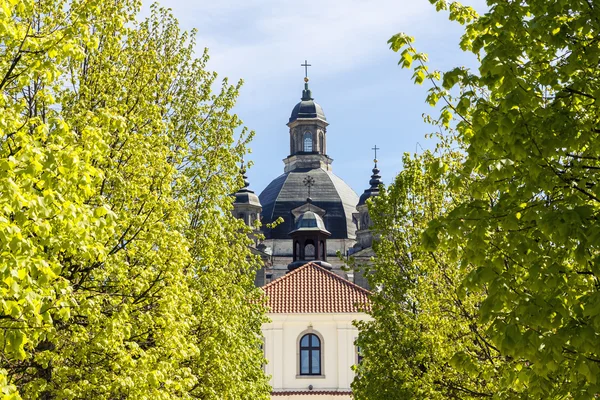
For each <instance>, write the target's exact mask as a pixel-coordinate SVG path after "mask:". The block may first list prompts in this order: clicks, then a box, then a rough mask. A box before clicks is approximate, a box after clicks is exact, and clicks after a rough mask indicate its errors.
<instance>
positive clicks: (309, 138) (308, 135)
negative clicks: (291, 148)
mask: <svg viewBox="0 0 600 400" xmlns="http://www.w3.org/2000/svg"><path fill="white" fill-rule="evenodd" d="M307 143H310V150H308V147H307V146H306V144H307ZM314 148H315V146H314V140H313V134H312V132H310V131H306V132H304V135H302V151H304V152H305V153H312V152H313V151H314Z"/></svg>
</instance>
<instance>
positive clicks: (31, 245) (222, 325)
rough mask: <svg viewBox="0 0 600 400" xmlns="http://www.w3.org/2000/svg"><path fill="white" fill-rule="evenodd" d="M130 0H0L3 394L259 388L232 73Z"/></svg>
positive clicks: (263, 383) (166, 16) (263, 388)
mask: <svg viewBox="0 0 600 400" xmlns="http://www.w3.org/2000/svg"><path fill="white" fill-rule="evenodd" d="M139 7H140V4H139V3H138V2H137V1H134V0H131V1H130V0H123V1H113V2H106V1H90V0H73V1H66V0H65V1H63V0H41V1H32V0H23V1H13V0H2V1H0V42H1V43H2V46H0V88H1V89H2V95H1V96H0V108H1V111H0V132H1V136H0V293H1V297H0V310H1V311H0V312H1V314H0V345H1V346H2V349H3V351H2V353H1V358H0V390H1V391H2V395H3V398H7V399H18V398H27V399H36V398H41V399H55V398H56V399H91V398H93V399H114V398H132V399H174V398H181V399H189V398H203V399H210V398H215V399H216V398H219V399H224V398H230V399H233V398H235V399H239V398H247V399H257V398H265V399H266V398H268V397H269V387H268V384H267V380H266V378H265V376H264V374H263V373H262V369H261V364H262V362H263V359H262V352H261V351H260V325H261V323H262V322H263V319H264V310H263V307H262V305H261V303H260V302H259V301H257V298H258V293H257V292H256V290H255V289H254V286H253V279H252V278H253V273H254V270H255V269H256V268H257V266H258V260H256V259H255V258H253V257H252V256H251V254H250V252H249V249H248V244H249V243H250V242H249V238H248V237H247V235H246V233H248V232H249V228H246V227H244V225H243V223H241V222H240V221H237V220H236V219H235V218H234V217H233V216H232V215H231V213H230V212H229V209H230V208H231V199H230V196H229V195H228V194H229V193H232V192H234V191H235V190H236V189H237V187H239V185H240V184H241V180H240V178H239V174H238V168H237V166H236V163H237V162H238V161H239V160H240V159H241V156H242V155H243V154H244V152H245V151H246V145H247V142H248V140H250V138H251V136H252V133H251V132H248V131H247V130H246V129H245V128H243V129H241V130H239V129H238V128H240V127H241V125H242V122H241V121H240V120H239V118H238V117H237V116H236V115H234V114H232V113H231V109H232V107H233V105H234V102H235V99H236V97H237V95H238V90H239V88H240V84H237V85H230V84H229V83H228V82H227V80H223V81H222V84H221V87H220V88H219V89H218V90H217V92H216V93H211V87H215V86H216V87H218V85H217V84H216V81H215V80H216V74H214V73H211V72H208V71H206V69H205V65H206V62H207V60H208V55H207V53H206V52H205V53H204V54H203V55H202V56H201V57H200V58H195V57H194V54H193V49H194V46H195V42H194V35H193V33H191V34H190V33H187V32H181V31H180V29H179V27H178V24H177V21H176V20H175V18H174V17H173V16H172V15H170V13H169V12H168V11H166V10H163V9H160V8H158V7H157V6H153V7H152V10H151V15H150V16H149V17H148V18H147V19H146V20H144V21H143V22H137V21H136V15H137V13H138V11H139ZM235 132H237V133H238V135H234V133H235ZM235 136H239V139H238V140H237V141H236V140H235V139H234V137H235Z"/></svg>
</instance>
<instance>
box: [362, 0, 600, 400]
mask: <svg viewBox="0 0 600 400" xmlns="http://www.w3.org/2000/svg"><path fill="white" fill-rule="evenodd" d="M431 2H432V3H433V4H434V5H435V6H436V7H437V9H438V10H447V11H448V12H449V16H450V19H451V20H455V21H457V22H458V23H460V24H463V25H464V29H465V31H464V35H463V36H462V39H461V42H460V47H461V49H463V50H465V51H469V52H472V53H473V54H475V55H476V56H477V59H478V60H479V66H478V68H477V70H469V69H467V68H464V67H457V68H455V69H452V70H450V71H448V72H445V73H443V74H442V73H439V72H436V71H434V72H430V71H429V70H428V68H427V65H426V61H427V57H426V55H424V54H422V53H419V52H418V51H417V50H416V49H415V48H414V47H413V38H411V37H409V36H407V35H404V34H398V35H395V36H394V37H392V39H390V44H391V47H392V49H393V50H394V51H398V52H400V53H401V61H400V64H401V65H402V66H403V67H405V68H412V69H413V71H414V75H413V79H414V80H415V82H416V83H422V82H431V84H432V87H431V88H430V89H429V92H428V95H427V101H428V102H429V103H430V104H432V105H437V104H440V105H441V112H440V115H439V117H435V118H430V120H431V121H432V122H434V123H435V124H438V125H440V126H441V127H443V129H446V130H449V131H451V132H455V135H454V134H453V136H455V141H454V146H456V147H457V148H459V149H462V151H463V152H464V155H465V158H464V161H462V162H461V164H460V167H459V168H457V171H456V174H455V177H454V178H453V179H449V180H448V185H447V189H446V190H447V192H446V195H447V196H453V199H454V197H455V196H456V194H457V193H460V194H463V195H462V197H460V198H458V199H454V200H455V201H454V202H453V203H452V204H450V205H449V207H448V209H447V210H445V211H444V212H441V213H439V215H436V216H434V217H433V218H432V219H431V221H429V222H428V223H427V227H426V228H419V230H420V233H421V242H420V243H419V244H418V246H417V249H419V250H421V251H423V252H429V253H430V254H437V253H439V252H442V253H444V254H447V255H451V257H450V258H449V261H452V262H454V266H452V270H453V271H457V272H458V275H457V278H459V285H458V287H457V288H456V293H457V294H459V295H460V296H465V295H466V296H467V297H466V298H469V297H470V296H477V294H480V295H481V296H482V297H481V299H480V300H479V301H476V302H475V303H473V306H474V313H475V315H476V317H477V321H478V323H479V324H480V325H481V326H483V327H485V332H484V335H483V337H484V338H485V340H486V341H487V342H488V343H489V345H490V346H492V347H493V348H494V349H496V350H497V353H498V355H499V356H501V358H500V359H499V360H498V361H496V362H494V364H493V374H494V376H497V380H495V378H494V380H493V381H494V382H497V385H498V386H496V389H495V391H493V392H490V393H489V395H491V396H493V397H495V398H545V399H546V398H547V399H564V398H567V399H569V398H573V399H589V398H593V397H597V396H598V394H599V393H600V382H599V381H598V377H599V376H600V354H599V350H598V349H599V346H598V343H600V293H599V288H600V282H599V277H600V268H599V266H600V257H599V256H600V252H599V248H598V245H599V243H600V240H599V239H600V225H599V224H598V216H599V212H600V185H599V178H600V175H599V173H598V172H599V171H600V141H599V140H598V138H599V134H600V130H599V129H598V127H599V126H600V124H599V122H600V120H599V119H600V108H599V107H600V106H599V98H600V69H598V65H599V64H600V41H599V39H598V38H599V37H600V6H599V5H598V3H597V2H594V1H591V0H570V1H564V0H550V1H548V0H526V1H520V2H507V1H500V0H489V1H488V6H489V11H488V12H487V13H485V14H484V15H482V16H477V15H476V13H475V12H474V11H473V10H472V9H471V8H469V7H464V6H462V5H460V4H458V3H448V2H446V1H444V0H432V1H431ZM440 102H441V103H440ZM439 161H440V163H441V164H442V165H444V166H445V167H444V168H446V167H447V168H449V169H452V165H451V164H449V163H448V162H447V161H446V160H445V159H444V158H443V157H440V158H439ZM429 174H430V173H429V172H427V171H426V170H425V172H424V175H425V176H427V175H429ZM393 190H399V189H395V188H394V189H392V191H393ZM426 201H428V202H433V200H432V199H426ZM381 207H383V206H381ZM406 207H408V208H407V209H408V210H411V211H412V210H414V207H415V206H413V205H410V204H409V205H407V206H406ZM383 209H384V208H383ZM378 210H379V208H378V205H376V206H375V207H374V209H373V213H374V214H377V213H378ZM411 222H412V223H416V222H418V221H415V220H414V219H411ZM383 233H384V234H385V233H388V231H387V230H385V229H384V230H383ZM384 237H385V236H384ZM406 237H407V236H406V235H404V236H401V237H400V238H402V239H405V238H406ZM393 251H394V252H395V254H396V255H398V254H402V251H400V250H398V249H393ZM411 254H412V253H411ZM407 262H408V263H409V267H411V268H416V266H413V265H412V263H413V261H412V260H408V261H407ZM415 265H418V263H415ZM431 277H432V276H431V275H427V277H426V278H425V282H423V283H422V282H421V281H420V280H419V281H417V282H416V283H415V285H416V287H417V288H418V289H415V290H416V291H417V292H419V290H420V289H421V288H422V289H423V295H425V294H426V293H427V292H426V290H428V287H427V279H429V278H431ZM384 282H385V281H384ZM388 290H395V289H394V288H393V287H386V286H382V291H383V293H384V294H385V293H386V291H388ZM384 294H382V296H384ZM419 305H421V303H419ZM423 310H431V311H432V312H434V313H435V314H433V315H432V317H433V318H437V319H438V320H439V321H440V324H441V326H440V332H441V333H442V335H441V336H442V339H441V340H440V341H439V343H440V346H442V347H444V346H446V348H448V349H449V351H451V352H454V356H453V358H454V360H455V361H459V362H457V363H454V365H453V364H452V363H450V364H448V365H449V366H451V367H453V368H455V369H456V371H458V372H461V373H462V372H465V371H467V370H468V369H469V364H471V363H474V365H476V366H477V368H476V372H477V373H478V374H480V377H482V378H484V379H486V382H488V380H487V379H488V378H487V377H486V367H485V366H481V365H477V364H476V361H477V358H476V357H475V356H474V355H473V354H471V355H469V354H468V352H467V353H464V352H463V350H462V349H461V346H460V342H458V343H456V344H453V343H452V342H446V341H447V340H448V338H446V337H445V335H444V334H443V321H444V313H440V312H438V311H436V310H435V308H434V309H430V308H427V307H425V306H424V308H423ZM423 312H425V311H423ZM407 315H408V314H407V313H406V312H405V311H402V312H398V314H396V315H394V314H392V313H388V314H385V316H386V317H387V318H392V319H393V320H395V321H403V319H402V318H407ZM381 318H382V317H378V316H377V315H375V319H376V321H378V320H380V319H381ZM394 326H397V324H395V325H394ZM417 328H419V329H416V331H414V330H412V331H411V332H410V334H411V335H415V336H417V338H416V339H415V341H411V343H415V342H416V343H421V342H422V341H423V340H425V338H426V335H427V332H426V329H425V328H423V329H422V330H421V329H420V326H418V327H417ZM373 335H375V334H373ZM376 337H377V336H376V335H375V336H374V337H373V339H372V341H374V340H376ZM365 340H366V339H365ZM452 347H454V348H452ZM465 354H466V357H465ZM373 357H375V356H373ZM445 359H446V358H445V357H443V356H442V357H439V358H437V359H435V360H434V361H435V364H436V365H438V366H440V365H442V364H443V363H444V362H445ZM404 362H407V361H406V360H401V361H398V363H399V364H400V363H404ZM366 365H368V364H366ZM413 370H414V368H413ZM365 376H366V375H365ZM418 379H419V377H418V375H417V374H415V378H411V377H410V376H408V380H409V382H411V383H412V382H416V381H417V380H418ZM359 382H360V380H359ZM433 390H434V391H435V392H436V393H439V391H440V390H441V389H440V388H437V387H436V386H435V382H434V385H433ZM455 397H457V398H470V397H477V396H476V395H475V394H473V393H468V392H464V393H462V394H456V395H455Z"/></svg>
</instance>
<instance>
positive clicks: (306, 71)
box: [300, 60, 312, 79]
mask: <svg viewBox="0 0 600 400" xmlns="http://www.w3.org/2000/svg"><path fill="white" fill-rule="evenodd" d="M300 66H301V67H304V79H308V67H312V65H311V64H309V63H308V61H307V60H304V64H300Z"/></svg>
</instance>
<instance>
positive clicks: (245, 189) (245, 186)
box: [239, 157, 250, 192]
mask: <svg viewBox="0 0 600 400" xmlns="http://www.w3.org/2000/svg"><path fill="white" fill-rule="evenodd" d="M240 174H241V175H242V179H243V180H244V186H242V187H241V189H240V190H239V191H240V192H242V191H244V192H247V191H248V190H249V189H248V186H250V182H248V177H247V176H246V167H245V166H244V158H243V157H242V164H241V165H240Z"/></svg>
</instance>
